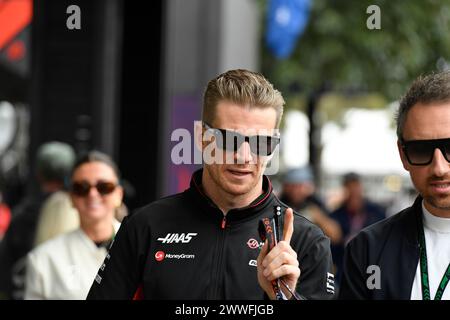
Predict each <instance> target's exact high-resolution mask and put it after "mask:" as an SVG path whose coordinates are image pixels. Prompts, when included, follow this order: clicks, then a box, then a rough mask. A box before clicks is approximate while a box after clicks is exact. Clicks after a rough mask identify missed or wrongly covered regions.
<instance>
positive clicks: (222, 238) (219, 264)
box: [212, 216, 227, 299]
mask: <svg viewBox="0 0 450 320" xmlns="http://www.w3.org/2000/svg"><path fill="white" fill-rule="evenodd" d="M226 226H227V218H226V216H223V219H222V222H221V224H220V230H221V231H222V232H220V234H219V246H218V247H219V250H218V255H217V264H216V268H215V272H214V273H213V274H214V275H215V279H214V282H213V291H212V295H213V297H212V298H213V299H220V298H221V297H220V292H219V288H220V281H221V280H222V278H223V277H222V272H223V255H224V254H223V251H224V249H225V239H226V232H227V229H226Z"/></svg>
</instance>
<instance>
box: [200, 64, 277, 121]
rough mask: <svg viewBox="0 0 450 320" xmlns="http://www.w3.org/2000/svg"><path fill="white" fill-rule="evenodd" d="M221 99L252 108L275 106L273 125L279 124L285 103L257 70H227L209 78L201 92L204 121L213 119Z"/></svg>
mask: <svg viewBox="0 0 450 320" xmlns="http://www.w3.org/2000/svg"><path fill="white" fill-rule="evenodd" d="M221 101H229V102H232V103H236V104H238V105H243V106H250V107H251V108H274V109H275V111H276V113H277V118H276V122H275V123H276V124H275V128H278V127H279V126H280V122H281V117H282V116H283V107H284V104H285V102H284V99H283V96H282V95H281V93H280V91H278V90H276V89H275V88H274V87H273V85H272V84H271V83H270V82H269V81H268V80H267V79H266V78H265V77H264V76H263V75H262V74H260V73H257V72H253V71H249V70H244V69H237V70H230V71H227V72H225V73H222V74H221V75H219V76H217V77H216V78H214V79H212V80H211V81H209V82H208V86H207V87H206V90H205V93H204V95H203V109H202V120H203V121H205V122H208V123H212V122H213V120H214V116H215V108H216V106H217V104H218V103H219V102H221Z"/></svg>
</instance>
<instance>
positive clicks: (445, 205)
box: [427, 197, 450, 210]
mask: <svg viewBox="0 0 450 320" xmlns="http://www.w3.org/2000/svg"><path fill="white" fill-rule="evenodd" d="M427 202H428V203H429V204H430V205H431V207H433V208H436V209H439V210H450V199H449V198H448V197H446V198H435V197H430V198H428V199H427Z"/></svg>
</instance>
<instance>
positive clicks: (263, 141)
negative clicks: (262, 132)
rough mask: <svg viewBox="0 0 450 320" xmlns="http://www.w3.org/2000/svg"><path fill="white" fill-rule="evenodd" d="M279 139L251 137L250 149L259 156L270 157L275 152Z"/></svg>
mask: <svg viewBox="0 0 450 320" xmlns="http://www.w3.org/2000/svg"><path fill="white" fill-rule="evenodd" d="M278 142H279V139H278V138H276V137H271V136H254V137H250V147H251V150H252V152H253V153H254V154H256V155H258V156H270V155H271V154H272V153H273V151H274V150H275V148H276V146H277V144H278Z"/></svg>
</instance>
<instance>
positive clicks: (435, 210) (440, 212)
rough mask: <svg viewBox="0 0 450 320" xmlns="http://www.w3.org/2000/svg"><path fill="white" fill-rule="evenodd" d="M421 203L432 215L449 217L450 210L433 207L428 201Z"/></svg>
mask: <svg viewBox="0 0 450 320" xmlns="http://www.w3.org/2000/svg"><path fill="white" fill-rule="evenodd" d="M423 205H424V206H425V208H426V209H427V210H428V212H429V213H431V214H432V215H433V216H436V217H439V218H445V219H450V210H448V209H440V208H436V207H433V206H432V205H431V204H429V203H428V201H424V202H423Z"/></svg>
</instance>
